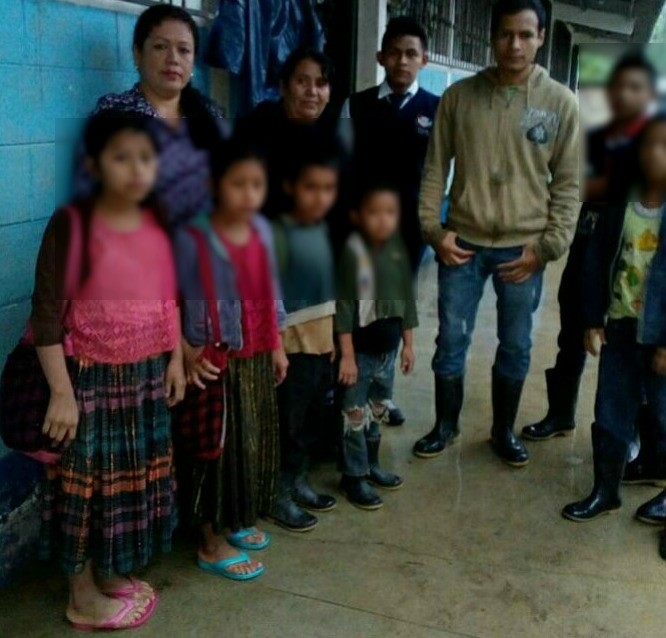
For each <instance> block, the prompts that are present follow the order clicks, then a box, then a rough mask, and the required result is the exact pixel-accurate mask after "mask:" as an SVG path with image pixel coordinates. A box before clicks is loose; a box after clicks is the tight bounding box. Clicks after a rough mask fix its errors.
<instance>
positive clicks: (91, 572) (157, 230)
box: [30, 112, 185, 630]
mask: <svg viewBox="0 0 666 638" xmlns="http://www.w3.org/2000/svg"><path fill="white" fill-rule="evenodd" d="M85 139H86V148H87V154H88V162H89V164H90V167H91V169H93V170H94V172H95V174H96V175H97V177H98V180H99V188H98V191H97V194H96V195H95V197H94V198H93V199H92V200H91V201H90V202H87V203H79V204H74V205H72V206H69V207H68V208H67V209H64V210H61V211H58V212H57V213H56V214H55V215H54V216H53V218H52V219H51V221H50V223H49V225H48V227H47V229H46V232H45V234H44V239H43V242H42V246H41V249H40V253H39V257H38V263H37V272H36V281H35V292H34V296H33V310H32V315H31V322H30V323H31V328H32V332H33V336H34V343H35V346H36V348H37V354H38V357H39V360H40V363H41V365H42V368H43V370H44V374H45V376H46V378H47V380H48V383H49V386H50V388H51V397H50V402H49V406H48V411H47V414H46V418H45V423H44V432H45V433H47V434H49V435H50V436H51V437H52V438H53V439H54V440H55V441H58V442H63V441H64V442H66V443H68V444H69V445H68V446H67V448H66V450H65V452H64V454H63V455H62V458H61V460H60V462H59V463H57V464H52V465H47V467H46V475H47V482H46V487H45V495H46V499H45V508H44V514H45V523H49V526H46V525H45V529H47V527H50V528H51V529H50V531H51V535H50V538H45V539H44V540H45V541H46V545H47V547H46V549H50V548H49V547H48V545H49V543H48V541H49V540H52V541H53V545H54V548H56V549H57V550H58V553H59V554H60V557H61V563H62V566H63V569H64V571H65V573H66V574H67V575H68V576H69V578H70V597H69V604H68V606H67V611H66V615H67V618H68V619H69V621H70V622H71V624H72V625H73V626H74V627H75V628H77V629H82V630H94V629H126V628H130V627H137V626H139V625H141V624H143V623H144V622H145V621H146V620H148V618H149V617H150V615H151V614H152V611H153V609H154V608H155V603H156V594H155V592H154V591H153V590H152V588H151V587H150V586H149V585H148V584H147V583H143V582H140V581H137V580H134V579H132V578H131V577H128V574H129V573H130V572H132V571H134V570H136V569H139V568H142V567H144V566H146V564H147V563H148V561H149V560H150V558H151V557H152V556H153V554H154V553H155V552H158V551H167V550H169V549H170V546H171V535H172V532H173V528H174V524H175V508H174V482H173V473H172V462H171V458H172V446H171V425H170V418H169V411H168V409H167V408H168V407H169V406H172V405H174V404H175V403H177V402H178V401H179V400H180V399H181V398H182V396H183V394H184V390H185V374H184V370H183V361H182V351H181V348H180V345H179V342H180V339H179V337H180V321H179V317H178V312H177V308H176V302H175V298H176V287H175V271H174V264H173V259H172V252H171V245H170V241H169V237H168V235H167V233H166V232H165V228H164V227H163V225H162V224H161V221H160V216H159V215H158V214H157V213H156V211H155V210H152V209H149V208H147V207H146V199H147V197H148V196H149V194H150V193H151V191H152V188H153V185H154V183H155V177H156V173H157V151H156V144H155V141H154V140H153V138H152V137H151V135H150V134H149V132H148V129H147V128H146V125H145V122H144V120H143V119H142V118H139V117H137V116H126V115H118V114H114V113H112V112H108V113H104V114H102V115H98V116H95V117H93V118H92V119H91V120H90V122H89V123H88V126H87V129H86V134H85ZM63 246H65V247H66V248H65V249H63ZM63 257H64V259H63ZM63 260H64V261H68V262H69V263H70V264H72V263H75V264H76V267H77V268H76V270H78V271H79V272H78V275H79V276H78V278H77V279H78V281H75V282H69V281H68V282H65V281H64V279H65V278H66V277H67V278H70V276H71V275H70V272H71V268H70V267H69V266H68V267H67V268H66V269H65V268H63V267H62V262H63ZM65 271H66V272H67V274H66V275H64V274H63V273H64V272H65ZM72 283H74V287H73V288H72V286H71V284H72ZM65 290H66V291H67V292H68V293H69V294H71V293H72V292H74V291H76V292H75V294H73V295H72V296H71V297H70V298H69V299H68V301H67V302H65V308H66V311H65V313H64V315H65V316H64V319H63V302H62V301H59V300H62V299H65V298H66V297H65V296H64V295H63V292H64V291H65ZM66 355H68V356H70V357H73V359H74V361H75V362H76V366H75V367H76V373H75V374H74V378H73V379H72V378H70V375H69V373H68V368H67V365H66V360H65V356H66ZM70 367H71V366H70Z"/></svg>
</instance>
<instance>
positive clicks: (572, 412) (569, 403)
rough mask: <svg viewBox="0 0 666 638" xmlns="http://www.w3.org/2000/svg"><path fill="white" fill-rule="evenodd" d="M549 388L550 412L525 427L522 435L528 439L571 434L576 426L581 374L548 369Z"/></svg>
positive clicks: (544, 438) (545, 439)
mask: <svg viewBox="0 0 666 638" xmlns="http://www.w3.org/2000/svg"><path fill="white" fill-rule="evenodd" d="M546 387H547V388H548V414H547V415H546V417H545V418H544V419H543V420H541V421H539V422H538V423H534V424H533V425H528V426H526V427H524V428H523V431H522V435H523V438H524V439H527V440H528V441H547V440H548V439H552V438H554V437H556V436H569V435H570V434H571V433H572V432H573V431H574V428H575V427H576V420H575V418H576V404H577V403H578V389H579V388H580V376H578V377H576V378H571V377H570V376H568V375H561V374H559V373H558V372H557V369H556V368H552V369H550V370H546Z"/></svg>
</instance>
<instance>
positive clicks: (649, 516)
mask: <svg viewBox="0 0 666 638" xmlns="http://www.w3.org/2000/svg"><path fill="white" fill-rule="evenodd" d="M636 518H637V519H638V520H639V521H641V522H642V523H648V524H650V525H666V490H664V491H663V492H662V493H661V494H657V496H655V497H654V498H653V499H650V500H649V501H648V502H647V503H643V505H641V506H640V507H639V508H638V509H637V510H636Z"/></svg>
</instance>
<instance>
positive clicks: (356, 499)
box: [340, 475, 384, 510]
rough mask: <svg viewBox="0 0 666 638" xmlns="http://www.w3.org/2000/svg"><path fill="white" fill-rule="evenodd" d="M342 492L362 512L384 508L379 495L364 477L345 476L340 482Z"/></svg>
mask: <svg viewBox="0 0 666 638" xmlns="http://www.w3.org/2000/svg"><path fill="white" fill-rule="evenodd" d="M340 491H341V492H342V494H344V496H346V497H347V500H348V501H349V502H350V503H351V504H352V505H355V506H356V507H358V508H360V509H362V510H378V509H379V508H380V507H383V506H384V502H383V501H382V499H381V498H380V497H379V494H377V492H375V491H374V490H373V489H372V488H371V487H370V486H369V485H368V482H367V481H366V480H365V479H364V478H362V477H358V476H346V475H343V476H342V480H341V481H340Z"/></svg>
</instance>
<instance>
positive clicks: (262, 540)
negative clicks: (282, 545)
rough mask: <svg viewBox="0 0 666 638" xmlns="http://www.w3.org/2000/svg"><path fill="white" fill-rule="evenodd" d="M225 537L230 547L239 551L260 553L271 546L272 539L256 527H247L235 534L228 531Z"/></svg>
mask: <svg viewBox="0 0 666 638" xmlns="http://www.w3.org/2000/svg"><path fill="white" fill-rule="evenodd" d="M225 536H226V539H227V542H228V543H229V545H232V546H233V547H236V548H238V549H246V550H250V551H259V550H262V549H266V548H267V547H268V546H269V545H270V544H271V537H270V536H269V535H268V534H266V533H264V532H260V531H259V530H258V529H257V528H256V527H246V528H244V529H239V530H238V531H237V532H233V533H232V532H229V531H228V530H227V533H226V534H225Z"/></svg>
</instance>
